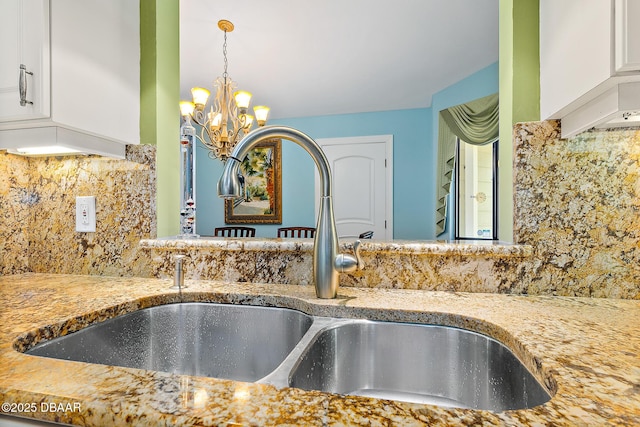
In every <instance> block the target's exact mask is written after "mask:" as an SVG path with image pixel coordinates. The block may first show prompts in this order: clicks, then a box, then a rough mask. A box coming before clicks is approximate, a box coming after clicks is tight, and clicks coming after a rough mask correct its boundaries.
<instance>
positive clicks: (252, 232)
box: [213, 227, 256, 237]
mask: <svg viewBox="0 0 640 427" xmlns="http://www.w3.org/2000/svg"><path fill="white" fill-rule="evenodd" d="M213 235H214V236H216V237H256V229H255V228H253V227H216V228H215V229H214V230H213Z"/></svg>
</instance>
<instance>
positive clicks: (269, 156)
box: [224, 139, 282, 224]
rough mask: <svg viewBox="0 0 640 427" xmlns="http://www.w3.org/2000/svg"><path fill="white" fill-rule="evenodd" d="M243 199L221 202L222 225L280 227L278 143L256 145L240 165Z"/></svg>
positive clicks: (280, 201)
mask: <svg viewBox="0 0 640 427" xmlns="http://www.w3.org/2000/svg"><path fill="white" fill-rule="evenodd" d="M240 173H241V174H242V178H241V183H242V193H243V196H242V197H240V198H238V199H235V200H230V199H227V200H225V201H224V222H225V223H226V224H282V141H281V140H280V139H270V140H267V141H264V142H261V143H260V144H258V145H257V146H256V147H255V148H254V149H253V150H251V151H250V152H249V154H248V155H247V157H246V158H245V159H244V160H243V161H242V164H241V165H240Z"/></svg>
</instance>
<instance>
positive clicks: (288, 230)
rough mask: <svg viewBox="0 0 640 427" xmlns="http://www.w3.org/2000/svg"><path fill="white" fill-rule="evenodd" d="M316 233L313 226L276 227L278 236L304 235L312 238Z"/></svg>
mask: <svg viewBox="0 0 640 427" xmlns="http://www.w3.org/2000/svg"><path fill="white" fill-rule="evenodd" d="M315 235H316V229H315V228H314V227H281V228H278V237H305V238H313V237H315Z"/></svg>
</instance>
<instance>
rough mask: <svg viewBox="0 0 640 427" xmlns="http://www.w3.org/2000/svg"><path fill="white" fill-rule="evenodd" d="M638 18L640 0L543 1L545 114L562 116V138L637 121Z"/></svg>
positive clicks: (542, 91)
mask: <svg viewBox="0 0 640 427" xmlns="http://www.w3.org/2000/svg"><path fill="white" fill-rule="evenodd" d="M638 22H640V1H638V0H562V1H558V0H540V116H541V118H542V119H561V121H562V136H563V137H568V136H572V135H575V134H577V133H579V132H581V131H583V130H585V129H588V128H590V127H593V126H601V127H614V126H626V125H631V124H632V121H629V120H628V117H629V116H628V115H627V114H625V113H628V114H632V113H634V111H635V105H634V103H633V102H631V103H630V102H629V100H630V99H631V98H632V96H630V95H629V94H630V93H636V92H637V86H638V85H640V26H638V24H637V23H638ZM634 24H635V25H634ZM638 104H639V105H640V100H639V101H638ZM623 116H624V117H627V119H625V118H624V117H623Z"/></svg>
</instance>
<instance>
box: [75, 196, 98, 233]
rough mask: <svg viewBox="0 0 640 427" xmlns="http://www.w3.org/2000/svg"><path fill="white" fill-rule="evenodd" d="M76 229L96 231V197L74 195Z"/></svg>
mask: <svg viewBox="0 0 640 427" xmlns="http://www.w3.org/2000/svg"><path fill="white" fill-rule="evenodd" d="M76 231H79V232H95V231H96V197H95V196H78V197H76Z"/></svg>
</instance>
